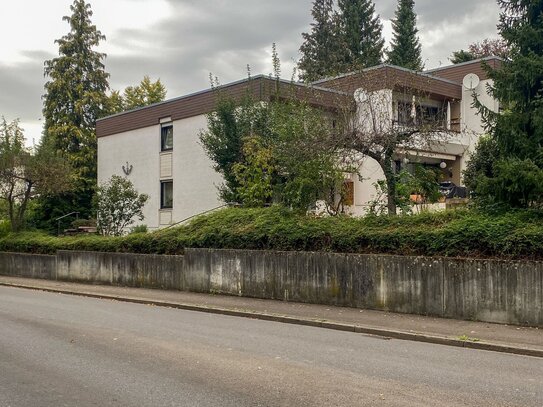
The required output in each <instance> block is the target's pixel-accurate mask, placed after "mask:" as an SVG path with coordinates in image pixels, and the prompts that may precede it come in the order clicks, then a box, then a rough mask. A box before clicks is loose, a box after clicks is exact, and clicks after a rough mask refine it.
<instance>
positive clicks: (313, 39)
mask: <svg viewBox="0 0 543 407" xmlns="http://www.w3.org/2000/svg"><path fill="white" fill-rule="evenodd" d="M311 14H312V15H313V20H314V21H313V23H311V32H309V33H303V34H302V37H303V39H304V42H303V44H302V46H301V47H300V52H301V53H302V58H301V59H300V61H299V63H298V68H299V69H300V71H301V73H300V78H301V79H302V80H304V81H306V82H313V81H316V80H318V79H321V78H324V77H327V76H331V75H334V74H336V73H339V72H338V70H339V64H340V60H341V56H340V55H341V54H342V51H341V49H342V48H341V45H340V43H339V42H338V41H339V37H338V32H337V30H338V24H337V21H336V19H335V14H334V1H333V0H315V1H314V2H313V9H312V12H311Z"/></svg>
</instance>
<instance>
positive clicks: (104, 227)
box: [96, 175, 149, 236]
mask: <svg viewBox="0 0 543 407" xmlns="http://www.w3.org/2000/svg"><path fill="white" fill-rule="evenodd" d="M148 199H149V196H148V195H145V194H139V193H138V191H136V189H135V188H134V185H133V184H132V182H131V181H130V180H129V179H128V178H123V177H120V176H118V175H113V176H112V177H111V178H110V179H109V181H107V182H106V183H104V184H102V185H100V186H99V187H98V189H97V191H96V209H97V217H96V221H97V226H98V231H99V232H100V233H101V234H102V235H105V236H121V235H123V234H124V233H126V232H127V228H128V227H129V226H130V225H132V224H134V222H135V220H136V219H139V220H140V221H141V220H143V219H144V216H143V207H144V206H145V203H146V202H147V200H148Z"/></svg>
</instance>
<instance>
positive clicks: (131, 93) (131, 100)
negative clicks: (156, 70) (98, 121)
mask: <svg viewBox="0 0 543 407" xmlns="http://www.w3.org/2000/svg"><path fill="white" fill-rule="evenodd" d="M165 98H166V88H165V86H164V85H163V84H162V82H161V81H160V79H157V80H156V81H155V82H153V81H151V78H150V77H149V76H148V75H145V76H144V77H143V79H142V80H141V82H140V83H139V84H138V85H136V86H128V87H127V88H126V89H125V90H124V92H123V94H121V93H120V92H119V91H113V92H112V93H111V95H110V97H109V104H110V108H109V113H111V114H113V113H119V112H124V111H127V110H132V109H136V108H138V107H144V106H148V105H152V104H153V103H159V102H162V101H164V99H165Z"/></svg>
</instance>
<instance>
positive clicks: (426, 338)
mask: <svg viewBox="0 0 543 407" xmlns="http://www.w3.org/2000/svg"><path fill="white" fill-rule="evenodd" d="M0 286H4V287H12V288H22V289H27V290H35V291H44V292H50V293H57V294H66V295H74V296H79V297H88V298H97V299H104V300H113V301H119V302H128V303H134V304H145V305H154V306H157V307H167V308H176V309H181V310H185V311H196V312H205V313H209V314H218V315H226V316H232V317H241V318H250V319H257V320H262V321H272V322H280V323H284V324H293V325H303V326H310V327H315V328H324V329H331V330H335V331H344V332H353V333H359V334H365V335H372V336H379V337H383V338H387V339H398V340H404V341H413V342H424V343H432V344H436V345H446V346H454V347H459V348H468V349H475V350H486V351H491V352H500V353H510V354H515V355H523V356H532V357H538V358H543V349H533V348H522V347H518V346H510V345H500V344H496V343H491V342H472V341H463V340H460V339H454V338H449V337H445V336H436V335H427V334H420V333H412V332H405V331H395V330H389V329H384V328H373V327H369V326H363V325H353V324H343V323H339V322H330V321H319V320H314V319H304V318H297V317H288V316H284V315H277V314H266V313H261V312H256V311H241V310H234V309H228V308H220V307H208V306H205V305H193V304H183V303H176V302H167V301H156V300H149V299H143V298H135V297H120V296H116V295H107V294H95V293H89V292H85V291H70V290H63V289H55V288H46V287H39V286H32V285H23V284H12V283H5V282H0Z"/></svg>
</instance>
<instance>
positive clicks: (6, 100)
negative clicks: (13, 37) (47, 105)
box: [0, 52, 46, 121]
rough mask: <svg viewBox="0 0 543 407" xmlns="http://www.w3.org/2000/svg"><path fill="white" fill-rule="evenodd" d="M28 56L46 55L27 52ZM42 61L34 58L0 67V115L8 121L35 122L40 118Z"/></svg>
mask: <svg viewBox="0 0 543 407" xmlns="http://www.w3.org/2000/svg"><path fill="white" fill-rule="evenodd" d="M26 54H27V56H29V55H34V56H36V55H40V56H43V55H46V54H45V53H41V52H36V53H34V52H27V53H26ZM43 61H44V59H42V58H41V57H40V58H34V59H30V60H29V61H25V62H22V63H18V64H16V65H4V64H2V65H0V115H3V116H5V117H6V119H8V120H13V119H15V118H20V119H21V120H22V121H35V120H37V119H38V118H39V117H41V110H42V101H41V96H42V94H43V85H44V83H45V79H44V77H43Z"/></svg>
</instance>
